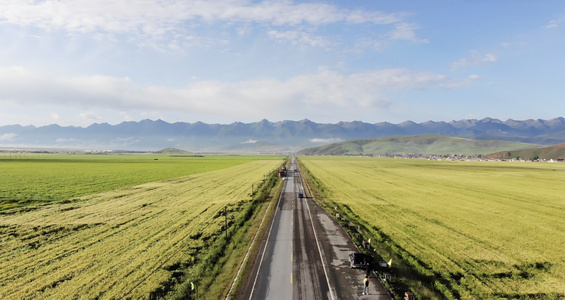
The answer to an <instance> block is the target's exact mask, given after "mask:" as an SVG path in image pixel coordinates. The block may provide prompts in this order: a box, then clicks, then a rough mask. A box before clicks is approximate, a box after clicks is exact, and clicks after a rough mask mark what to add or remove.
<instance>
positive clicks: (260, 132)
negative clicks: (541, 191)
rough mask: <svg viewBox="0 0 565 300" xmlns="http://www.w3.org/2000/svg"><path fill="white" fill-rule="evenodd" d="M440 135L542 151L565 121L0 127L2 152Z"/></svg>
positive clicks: (254, 145) (219, 147)
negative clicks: (534, 147) (533, 146)
mask: <svg viewBox="0 0 565 300" xmlns="http://www.w3.org/2000/svg"><path fill="white" fill-rule="evenodd" d="M420 134H438V135H445V136H452V137H461V138H467V139H475V140H503V141H513V142H523V143H533V144H540V145H554V144H559V143H564V142H565V118H563V117H558V118H554V119H550V120H541V119H536V120H533V119H529V120H522V121H518V120H512V119H508V120H506V121H501V120H498V119H493V118H485V119H481V120H477V119H465V120H459V121H451V122H434V121H428V122H423V123H415V122H412V121H406V122H403V123H400V124H393V123H388V122H380V123H365V122H360V121H353V122H339V123H335V124H327V123H316V122H312V121H310V120H308V119H304V120H301V121H280V122H270V121H268V120H261V121H259V122H254V123H241V122H235V123H231V124H206V123H202V122H196V123H185V122H176V123H168V122H165V121H162V120H148V119H146V120H142V121H139V122H122V123H120V124H117V125H110V124H108V123H94V124H92V125H90V126H88V127H76V126H66V127H63V126H59V125H56V124H53V125H48V126H40V127H36V126H21V125H7V126H0V147H3V148H10V147H12V148H15V147H18V148H22V147H27V148H74V149H112V150H135V151H155V150H158V149H163V148H169V147H170V148H178V149H183V150H188V151H203V152H204V151H221V152H229V151H233V152H266V153H269V152H286V151H297V150H300V149H304V148H308V147H313V146H320V145H325V144H331V143H335V142H341V141H346V140H358V139H370V138H377V137H387V136H399V135H420Z"/></svg>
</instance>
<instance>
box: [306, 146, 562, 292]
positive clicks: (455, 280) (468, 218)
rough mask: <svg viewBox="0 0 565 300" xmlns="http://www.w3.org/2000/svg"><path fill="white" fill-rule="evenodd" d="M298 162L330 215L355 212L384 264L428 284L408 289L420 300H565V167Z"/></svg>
mask: <svg viewBox="0 0 565 300" xmlns="http://www.w3.org/2000/svg"><path fill="white" fill-rule="evenodd" d="M300 161H301V163H302V164H303V165H304V166H305V167H306V168H307V169H308V170H309V172H310V173H311V175H312V176H313V177H314V178H315V180H316V181H317V182H318V185H319V186H318V188H319V189H320V190H322V192H323V194H324V195H325V197H327V198H326V199H325V200H323V201H325V202H326V204H327V205H326V206H327V207H331V208H333V207H334V206H335V208H336V209H337V210H340V211H350V212H351V213H352V215H354V216H355V218H357V221H358V222H359V223H361V224H364V225H365V226H366V227H367V228H368V230H369V231H370V232H369V233H368V235H369V236H368V237H365V238H370V237H371V236H372V237H373V242H372V244H373V246H374V247H375V248H376V249H377V252H379V251H380V252H379V253H380V254H381V255H382V256H383V259H386V260H387V261H388V260H389V259H390V258H393V257H394V259H397V260H396V261H395V260H393V267H394V266H395V265H398V264H399V263H400V262H398V260H403V262H402V263H404V264H410V265H411V266H410V267H411V269H412V270H413V271H417V272H419V273H421V274H419V276H420V278H424V279H425V280H428V281H429V282H419V283H415V282H411V283H408V284H407V288H410V289H412V290H414V291H416V292H417V293H418V292H419V296H420V297H427V298H433V297H434V296H433V293H430V294H426V290H430V289H432V290H435V291H436V295H438V293H439V296H436V297H437V298H440V299H441V298H451V299H529V298H532V299H533V298H536V299H540V298H541V299H544V298H547V299H559V298H561V297H565V251H564V249H565V234H564V232H565V218H564V216H565V189H564V185H563V183H564V182H565V164H563V163H553V164H551V163H520V162H469V161H457V162H440V161H427V160H415V159H412V160H403V159H376V158H366V157H365V158H362V157H300ZM379 243H383V244H384V243H386V244H387V245H388V246H387V247H384V245H383V244H381V245H379ZM384 248H386V249H388V251H390V249H396V251H397V253H396V254H395V253H390V252H389V253H387V252H386V251H384V250H383V249H384ZM393 252H394V251H393ZM400 253H404V254H402V255H401V254H400ZM393 269H394V268H393ZM398 280H402V279H401V278H399V279H398Z"/></svg>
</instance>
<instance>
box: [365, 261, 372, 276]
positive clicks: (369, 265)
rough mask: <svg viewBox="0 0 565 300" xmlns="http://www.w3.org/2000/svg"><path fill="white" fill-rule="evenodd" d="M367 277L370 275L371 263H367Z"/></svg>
mask: <svg viewBox="0 0 565 300" xmlns="http://www.w3.org/2000/svg"><path fill="white" fill-rule="evenodd" d="M366 276H367V277H369V276H371V264H370V263H367V275H366Z"/></svg>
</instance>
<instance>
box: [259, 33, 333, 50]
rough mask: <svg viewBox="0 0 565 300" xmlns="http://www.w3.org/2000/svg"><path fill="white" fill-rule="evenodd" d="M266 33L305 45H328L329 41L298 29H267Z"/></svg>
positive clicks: (279, 38)
mask: <svg viewBox="0 0 565 300" xmlns="http://www.w3.org/2000/svg"><path fill="white" fill-rule="evenodd" d="M267 34H268V35H269V36H271V37H273V38H275V39H278V40H288V41H290V42H291V43H293V44H300V45H307V46H312V47H324V46H328V45H329V44H330V43H329V41H327V40H325V39H324V38H323V37H320V36H313V35H311V34H310V33H308V32H304V31H299V30H288V31H277V30H269V31H268V32H267Z"/></svg>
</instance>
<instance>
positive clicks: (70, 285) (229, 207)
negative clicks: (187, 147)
mask: <svg viewBox="0 0 565 300" xmlns="http://www.w3.org/2000/svg"><path fill="white" fill-rule="evenodd" d="M158 159H159V160H158V161H154V158H153V156H151V157H145V156H142V157H130V156H127V157H125V158H122V157H111V158H88V159H86V161H82V158H81V159H78V158H77V157H68V156H62V157H60V158H58V159H54V158H50V159H49V160H47V161H45V162H37V161H20V162H6V161H3V162H0V163H2V164H8V165H9V164H13V165H11V169H10V170H11V171H12V172H14V171H13V170H15V169H17V168H16V166H18V165H19V166H20V167H24V168H28V170H29V171H30V172H31V170H34V172H33V173H36V174H29V177H31V178H33V179H34V181H33V182H40V183H42V184H43V185H42V186H45V187H47V186H54V182H55V183H57V184H60V185H61V186H64V184H63V183H62V182H66V184H67V185H77V187H66V186H65V188H67V189H69V191H68V192H65V193H64V194H61V196H57V197H64V196H62V195H71V197H70V198H67V199H65V200H59V201H52V202H49V203H43V204H40V205H27V206H25V207H19V208H12V209H6V210H4V211H2V212H0V243H1V245H2V247H0V261H1V262H2V263H1V264H0V298H2V299H31V298H37V299H75V298H76V299H79V298H80V299H153V298H163V299H193V298H195V295H194V293H195V291H193V290H191V288H190V287H191V286H190V282H194V283H195V284H196V286H197V287H198V289H199V293H200V297H201V298H203V299H218V298H222V297H225V294H226V293H227V289H229V286H230V285H231V282H232V280H233V278H234V277H235V276H234V272H236V270H237V267H235V266H238V265H239V264H241V261H242V260H243V256H244V254H245V251H246V250H247V247H248V241H249V234H251V232H253V230H248V228H249V226H254V225H251V224H250V222H249V221H250V220H251V219H253V218H258V215H260V214H262V213H261V212H260V210H258V209H257V208H258V207H260V206H262V205H264V204H265V203H267V202H264V201H262V200H265V199H267V198H266V197H267V194H268V191H269V190H270V188H271V187H272V186H273V185H274V184H276V183H277V182H279V181H280V180H277V173H276V170H277V168H278V167H279V166H280V165H281V164H282V163H283V157H273V156H254V157H249V156H248V157H239V156H232V157H207V158H205V159H204V160H200V159H202V158H186V157H184V158H174V159H173V158H167V157H164V156H159V157H158ZM27 164H29V165H30V166H26V165H27ZM97 164H99V165H97ZM158 164H161V165H158ZM31 166H33V167H31ZM155 166H160V167H155ZM85 170H89V172H86V171H85ZM67 172H68V173H71V174H67ZM97 172H98V173H97ZM16 173H17V172H16ZM17 174H21V175H19V176H21V177H20V179H21V182H20V185H21V188H22V189H21V190H22V194H25V193H24V192H25V186H26V185H28V186H29V185H30V181H28V180H27V179H28V177H25V176H24V174H26V173H25V172H22V173H17ZM39 174H42V175H43V176H40V175H39ZM72 174H74V176H76V177H80V178H78V179H74V178H73V175H72ZM128 174H135V176H132V177H131V180H127V176H128ZM144 174H145V176H146V178H144V177H143V175H144ZM179 174H185V175H184V176H179ZM186 174H187V175H186ZM54 175H57V176H59V177H60V178H56V179H55V177H56V176H54ZM3 177H4V178H10V177H11V176H8V175H6V174H3ZM43 177H50V178H43ZM122 177H123V178H122ZM155 178H167V179H164V180H160V181H157V180H155ZM116 180H117V181H120V183H119V184H118V185H116V186H121V188H118V189H113V188H114V187H115V186H114V185H112V184H113V183H112V181H116ZM150 180H153V181H151V182H146V183H142V184H134V183H136V182H137V183H139V182H143V181H150ZM59 181H62V182H61V183H59ZM15 184H16V181H15V180H14V181H13V182H12V183H11V185H15ZM89 184H93V185H94V186H95V187H90V191H86V192H85V191H82V190H83V189H86V187H87V186H89ZM9 186H10V185H9ZM33 187H34V188H36V187H35V185H33ZM36 189H37V190H38V191H39V193H40V194H41V193H44V191H41V189H40V188H36ZM97 189H100V190H106V191H103V192H99V193H91V191H93V190H97ZM85 193H87V195H83V196H78V195H79V194H85ZM224 211H227V216H226V215H225V214H224ZM226 222H227V227H226V226H225V225H226ZM226 229H227V232H228V238H226V237H225V231H226Z"/></svg>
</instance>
